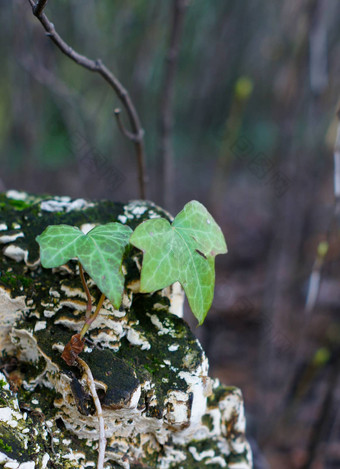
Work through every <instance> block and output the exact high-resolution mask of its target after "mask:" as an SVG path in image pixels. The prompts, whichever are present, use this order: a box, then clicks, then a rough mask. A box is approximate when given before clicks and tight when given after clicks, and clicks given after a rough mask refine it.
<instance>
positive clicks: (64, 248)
mask: <svg viewBox="0 0 340 469" xmlns="http://www.w3.org/2000/svg"><path fill="white" fill-rule="evenodd" d="M131 233H132V230H131V228H129V227H128V226H126V225H121V224H120V223H107V224H106V225H101V226H97V227H95V228H93V229H92V230H91V231H89V232H88V233H87V234H86V235H85V234H84V233H82V232H81V231H80V230H79V228H75V227H72V226H68V225H52V226H48V227H47V228H46V230H45V231H44V232H43V233H42V234H41V235H40V236H38V237H37V238H36V240H37V242H38V243H39V245H40V259H41V264H42V266H43V267H46V268H51V267H59V266H60V265H62V264H65V263H66V262H67V261H69V260H70V259H73V258H75V257H78V259H79V261H80V263H81V264H82V266H83V267H84V269H85V270H86V272H87V273H88V274H89V275H90V277H91V278H92V279H93V281H94V282H95V283H96V285H97V286H98V288H99V289H100V291H101V292H102V293H104V294H105V295H106V296H107V298H108V299H109V300H110V301H111V302H112V304H113V305H114V306H115V308H119V306H120V304H121V297H122V293H123V289H124V275H123V273H122V268H121V267H122V259H123V254H124V251H125V247H126V245H127V244H128V242H129V239H130V236H131Z"/></svg>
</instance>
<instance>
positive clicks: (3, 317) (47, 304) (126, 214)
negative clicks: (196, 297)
mask: <svg viewBox="0 0 340 469" xmlns="http://www.w3.org/2000/svg"><path fill="white" fill-rule="evenodd" d="M159 216H165V217H168V218H170V216H169V215H168V214H166V213H165V212H164V211H162V210H161V209H159V208H158V207H156V206H155V205H153V204H151V203H149V202H140V201H137V202H131V203H129V204H127V205H123V204H117V203H113V202H108V201H103V202H89V201H85V200H83V199H77V200H71V199H70V198H68V197H54V198H51V197H39V198H35V197H34V196H29V195H27V194H25V193H19V192H15V191H10V192H8V193H7V194H3V195H0V244H2V245H3V250H2V255H1V257H0V273H1V275H0V350H1V351H2V356H3V359H2V362H3V363H4V364H5V365H6V366H5V368H3V370H4V372H5V370H7V371H6V373H7V376H8V377H9V382H10V383H11V385H12V387H13V386H15V387H16V388H17V389H16V391H17V394H14V393H13V392H12V391H11V390H10V389H9V387H8V384H6V383H5V381H4V383H5V384H4V385H3V387H2V389H1V394H0V435H2V434H3V437H0V438H1V439H0V452H1V455H0V467H1V464H2V465H4V467H20V468H26V469H27V468H29V467H32V468H33V467H36V468H38V467H65V468H67V467H74V468H87V467H95V461H96V449H97V446H98V443H97V439H98V420H97V417H96V413H95V409H94V405H93V402H92V399H91V398H90V396H89V393H88V390H87V387H86V379H85V377H84V376H83V375H82V372H81V370H79V369H78V368H77V367H70V366H68V365H66V363H65V362H64V361H63V360H62V359H61V356H60V355H61V352H62V350H63V348H64V346H65V344H66V343H67V342H68V341H69V339H70V337H71V336H72V335H73V334H74V333H76V332H79V331H80V329H81V327H82V325H83V322H84V317H83V316H84V312H85V309H86V295H85V293H84V291H83V289H82V285H81V281H80V279H79V275H78V273H79V272H78V267H77V263H76V262H73V261H72V262H70V263H68V264H67V265H65V266H62V267H60V268H58V269H53V270H52V271H51V270H46V269H43V268H42V267H41V265H40V261H39V249H38V245H37V243H36V242H35V237H36V236H37V235H38V234H40V233H41V232H42V231H43V230H44V229H45V227H46V226H48V225H51V224H59V223H66V224H71V225H76V226H79V227H80V228H81V229H82V230H83V231H84V232H86V231H88V230H89V229H91V228H92V227H93V226H95V225H96V224H99V223H108V222H112V221H119V222H121V223H126V224H128V225H129V226H130V227H131V228H135V227H136V226H137V225H138V224H139V223H140V222H142V221H143V220H145V219H150V218H154V217H159ZM140 267H141V254H140V253H139V252H138V251H137V250H135V249H132V248H131V247H129V248H128V249H127V251H126V254H125V257H124V262H123V271H124V273H125V278H126V285H125V291H124V297H123V302H122V306H121V307H120V309H119V310H115V309H114V308H113V306H112V305H111V304H110V302H109V301H105V302H104V304H103V307H102V309H101V311H100V315H99V316H98V318H97V320H96V321H95V322H94V323H93V324H92V326H91V328H90V330H89V332H88V334H87V339H86V346H85V349H84V351H83V352H82V354H81V357H82V358H83V359H84V360H85V361H86V362H87V363H88V365H89V366H90V368H91V370H92V373H93V375H94V379H95V382H96V387H97V390H98V394H99V396H100V400H101V403H102V407H103V414H104V420H105V431H106V437H107V440H108V443H107V450H106V461H107V462H106V467H107V468H126V469H128V468H131V469H132V468H136V469H137V468H143V467H147V468H161V469H172V468H173V469H174V468H177V469H180V468H183V469H184V468H201V467H203V466H204V467H207V468H211V469H213V468H214V469H215V468H219V467H226V468H233V469H249V468H251V465H252V463H251V452H250V448H249V445H248V443H247V441H246V438H245V418H244V410H243V402H242V396H241V393H240V391H239V390H238V389H236V388H228V387H225V386H221V385H220V383H219V382H218V381H217V380H212V379H210V378H209V377H208V362H207V359H206V357H205V354H204V352H203V350H202V348H201V346H200V344H199V342H198V341H197V339H196V338H195V337H194V336H193V334H192V333H191V331H190V329H189V327H188V326H187V324H186V323H185V322H184V321H183V319H182V317H181V316H182V303H183V293H182V290H181V288H180V286H179V285H178V284H175V285H174V286H173V287H171V288H168V289H165V290H163V291H159V292H156V293H154V294H151V295H149V294H148V295H146V294H140V293H139V274H140ZM89 287H90V291H91V295H92V296H93V300H94V301H93V303H94V304H95V303H96V301H97V300H98V298H99V292H98V290H97V288H96V287H95V285H94V284H93V283H92V282H91V280H89ZM10 357H16V359H17V360H18V363H17V364H16V365H15V366H14V365H13V363H12V364H11V362H10V361H9V358H10ZM3 379H4V377H3ZM1 382H2V381H0V383H1ZM11 422H12V423H11ZM13 422H16V423H13ZM36 422H37V423H36ZM13 425H15V427H13ZM1 430H2V431H1ZM28 434H29V435H30V438H32V440H31V441H32V445H31V446H30V449H29V450H28V446H29V445H28V440H27V438H28V437H27V435H28ZM1 458H2V459H1ZM43 458H45V459H43ZM52 462H53V466H52V465H51V463H52ZM10 464H12V465H10ZM13 464H14V465H13ZM15 464H17V465H15ZM19 464H21V465H20V466H19ZM23 464H31V466H29V465H27V466H24V465H23ZM44 464H45V465H44Z"/></svg>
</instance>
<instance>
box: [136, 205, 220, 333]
mask: <svg viewBox="0 0 340 469" xmlns="http://www.w3.org/2000/svg"><path fill="white" fill-rule="evenodd" d="M130 243H131V244H133V245H134V246H135V247H137V248H139V249H141V250H142V251H143V252H144V259H143V267H142V272H141V292H145V293H150V292H153V291H156V290H161V289H162V288H165V287H167V286H169V285H171V284H173V283H174V282H176V281H179V282H180V283H181V285H182V287H183V288H184V291H185V293H186V295H187V298H188V301H189V305H190V307H191V310H192V312H193V313H194V315H195V316H196V318H197V320H198V322H199V324H202V323H203V321H204V319H205V316H206V314H207V312H208V310H209V308H210V306H211V303H212V300H213V296H214V285H215V265H214V264H215V256H216V255H217V254H224V253H226V252H227V247H226V244H225V240H224V236H223V233H222V231H221V229H220V228H219V226H218V225H217V223H216V222H215V220H214V219H213V217H212V216H211V215H210V213H209V212H208V211H207V209H206V208H205V207H204V206H203V205H202V204H200V203H199V202H197V201H191V202H189V203H188V204H186V206H185V207H184V209H183V210H182V211H181V212H180V213H179V214H178V215H177V216H176V218H175V219H174V221H173V222H172V224H170V223H169V222H168V221H167V220H165V219H164V218H158V219H154V220H148V221H146V222H144V223H142V224H141V225H139V226H138V227H137V228H136V229H135V231H134V233H133V235H132V236H131V239H130Z"/></svg>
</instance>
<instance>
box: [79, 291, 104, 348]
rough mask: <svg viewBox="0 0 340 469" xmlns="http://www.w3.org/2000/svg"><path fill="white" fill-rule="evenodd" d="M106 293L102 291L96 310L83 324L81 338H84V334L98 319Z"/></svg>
mask: <svg viewBox="0 0 340 469" xmlns="http://www.w3.org/2000/svg"><path fill="white" fill-rule="evenodd" d="M105 298H106V297H105V295H104V293H102V296H101V297H100V300H99V303H98V304H97V308H96V310H95V312H94V313H93V315H92V316H91V317H89V318H87V319H86V321H85V324H84V325H83V328H82V330H81V331H80V336H79V338H80V340H82V339H83V337H84V335H85V334H86V332H87V331H88V330H89V327H90V326H91V324H92V323H93V321H94V320H95V319H96V317H97V316H98V314H99V311H100V310H101V307H102V306H103V303H104V300H105Z"/></svg>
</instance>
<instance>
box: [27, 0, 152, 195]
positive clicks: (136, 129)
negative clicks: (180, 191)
mask: <svg viewBox="0 0 340 469" xmlns="http://www.w3.org/2000/svg"><path fill="white" fill-rule="evenodd" d="M28 2H29V3H30V5H31V7H32V11H33V14H34V16H36V17H37V18H38V20H39V21H40V23H41V24H42V26H43V28H44V29H45V31H46V35H47V36H48V37H49V38H50V39H51V40H52V41H53V42H54V44H55V45H56V46H57V47H58V48H59V49H60V50H61V52H63V53H64V54H65V55H66V56H67V57H69V58H70V59H71V60H73V61H74V62H76V63H77V64H78V65H81V66H82V67H84V68H86V69H87V70H90V71H92V72H96V73H98V74H99V75H101V76H102V77H103V78H104V80H105V81H106V82H107V83H108V84H109V85H110V86H111V88H113V90H114V91H115V93H116V94H117V96H118V98H119V99H120V101H121V103H122V105H123V106H124V108H125V110H126V112H127V115H128V118H129V122H130V126H131V129H132V135H133V136H134V137H133V139H131V140H133V142H134V145H135V150H136V156H137V163H138V174H139V192H140V197H141V198H142V199H145V184H146V175H145V150H144V140H143V128H142V125H141V122H140V119H139V116H138V113H137V110H136V108H135V106H134V104H133V102H132V100H131V98H130V95H129V93H128V91H127V90H126V89H125V88H124V86H123V85H122V84H121V82H120V81H119V80H118V78H117V77H116V76H115V75H114V74H113V73H112V72H111V71H110V70H109V69H108V68H107V67H106V66H105V65H104V64H103V63H102V61H101V60H99V59H98V60H91V59H89V58H88V57H86V56H84V55H81V54H79V53H78V52H76V51H75V50H73V49H72V47H70V46H69V45H68V44H67V43H66V42H65V41H64V40H63V39H62V38H61V36H59V34H58V33H57V31H56V29H55V27H54V24H53V23H51V22H50V20H49V19H48V17H47V16H46V14H45V13H44V8H45V6H46V3H47V0H38V1H37V2H35V0H28Z"/></svg>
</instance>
